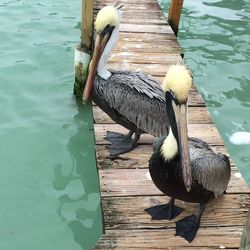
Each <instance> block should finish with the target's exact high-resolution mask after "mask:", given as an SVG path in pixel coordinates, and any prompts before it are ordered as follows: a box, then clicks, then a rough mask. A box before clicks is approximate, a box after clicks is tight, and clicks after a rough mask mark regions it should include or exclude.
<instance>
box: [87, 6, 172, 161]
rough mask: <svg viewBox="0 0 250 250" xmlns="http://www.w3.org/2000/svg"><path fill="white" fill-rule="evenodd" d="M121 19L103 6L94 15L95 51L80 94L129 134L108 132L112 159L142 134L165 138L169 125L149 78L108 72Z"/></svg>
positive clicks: (161, 100) (158, 92)
mask: <svg viewBox="0 0 250 250" xmlns="http://www.w3.org/2000/svg"><path fill="white" fill-rule="evenodd" d="M120 15H121V12H120V7H116V6H106V7H104V8H102V9H101V10H100V11H99V13H98V14H97V17H96V21H95V30H96V40H95V49H94V54H93V58H92V62H91V65H90V68H89V74H88V79H87V82H86V86H85V89H84V93H83V101H84V102H86V101H87V99H88V98H89V96H90V95H91V96H92V99H93V101H94V102H95V103H96V104H97V105H98V106H99V107H100V108H101V109H102V110H103V111H104V112H105V113H107V114H108V115H109V116H110V117H111V118H112V119H113V120H114V121H115V122H116V123H118V124H120V125H122V126H123V127H125V128H127V129H128V130H129V131H130V132H129V133H128V135H126V136H125V135H122V134H119V133H114V132H108V134H107V137H106V139H107V140H108V141H110V142H111V143H112V144H111V145H110V146H108V149H109V152H110V155H111V156H116V155H119V154H122V153H126V152H129V151H130V150H132V149H133V148H135V147H136V145H137V142H138V140H139V138H140V135H141V134H142V133H150V134H152V135H154V136H163V135H166V134H167V133H168V124H169V122H168V118H167V116H166V115H165V100H164V92H163V91H162V89H161V87H160V86H159V84H158V83H157V82H156V81H155V80H154V79H153V78H152V77H151V76H149V75H145V74H143V73H141V72H130V71H113V70H112V71H109V70H108V69H107V60H108V56H109V54H110V53H111V51H112V49H113V47H114V46H115V44H116V42H117V40H118V36H119V23H120ZM96 73H97V74H96ZM133 134H135V135H134V138H133V139H132V135H133Z"/></svg>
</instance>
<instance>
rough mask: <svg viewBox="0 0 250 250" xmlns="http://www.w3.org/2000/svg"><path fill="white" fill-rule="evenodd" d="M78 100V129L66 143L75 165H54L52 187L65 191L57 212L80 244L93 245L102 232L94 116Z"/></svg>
mask: <svg viewBox="0 0 250 250" xmlns="http://www.w3.org/2000/svg"><path fill="white" fill-rule="evenodd" d="M76 104H77V105H76V107H77V110H78V113H77V114H76V115H75V116H74V121H75V124H76V127H77V131H76V133H75V134H74V135H73V136H71V138H70V139H69V141H68V143H67V147H68V150H69V152H70V154H71V157H72V165H71V166H62V165H57V166H55V169H54V180H53V187H54V188H55V189H56V190H57V191H59V190H60V191H61V193H62V194H61V196H60V197H59V202H60V206H59V208H58V215H59V216H60V218H61V219H62V220H63V221H66V223H67V225H68V227H69V228H70V229H71V231H72V233H73V235H74V240H75V241H76V242H77V243H78V244H79V245H80V246H81V248H82V249H91V247H92V246H93V244H94V243H95V242H96V240H97V239H98V236H100V235H101V233H102V231H101V229H102V225H101V224H102V218H101V205H100V194H99V181H98V175H97V169H96V165H95V164H96V161H95V149H94V145H95V144H94V137H93V134H92V133H93V132H92V130H93V125H92V122H91V121H92V119H93V118H92V111H91V109H90V107H88V106H83V105H82V103H81V102H79V101H77V102H76ZM65 172H66V173H65ZM62 191H63V192H62Z"/></svg>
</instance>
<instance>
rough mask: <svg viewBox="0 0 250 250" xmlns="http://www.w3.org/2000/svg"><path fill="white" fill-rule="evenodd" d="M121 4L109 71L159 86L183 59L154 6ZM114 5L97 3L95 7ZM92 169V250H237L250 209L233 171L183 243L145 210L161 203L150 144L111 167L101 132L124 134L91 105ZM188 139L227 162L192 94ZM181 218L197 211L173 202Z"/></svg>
mask: <svg viewBox="0 0 250 250" xmlns="http://www.w3.org/2000/svg"><path fill="white" fill-rule="evenodd" d="M119 3H120V4H124V7H123V8H122V9H123V12H124V14H123V17H122V19H121V22H122V24H121V33H120V38H119V41H118V44H117V46H116V47H115V49H114V51H113V53H112V55H111V57H110V60H109V67H110V68H111V69H117V70H119V69H122V70H133V71H144V72H146V73H148V74H151V75H152V76H153V77H154V78H155V79H156V80H157V81H159V83H161V82H162V80H163V78H164V75H165V74H166V71H167V70H168V68H169V66H170V65H171V64H174V63H177V62H181V61H182V54H183V51H182V49H181V48H180V46H179V44H178V42H177V40H176V37H175V35H174V33H173V31H172V30H171V29H170V27H169V26H168V25H167V23H166V21H165V17H164V16H163V14H162V13H161V11H160V8H159V6H158V3H157V1H156V0H137V1H134V0H120V1H119ZM106 4H113V1H112V0H98V1H96V5H95V13H96V12H97V10H98V9H99V8H100V7H103V6H104V5H106ZM94 120H95V126H94V129H95V135H96V153H97V164H98V167H99V177H100V185H101V194H102V206H103V214H104V228H105V235H103V237H102V239H100V241H98V242H97V244H96V246H95V247H94V249H189V250H192V249H196V250H200V249H225V248H226V249H238V247H239V243H240V237H241V233H242V230H243V227H244V223H245V221H246V217H247V211H248V207H249V204H250V194H249V193H250V192H249V189H248V188H247V187H246V185H245V183H244V181H243V178H242V177H241V175H240V174H239V172H238V170H237V168H236V166H235V164H234V163H233V162H232V161H231V163H232V178H231V180H230V183H229V186H228V189H227V194H225V195H223V196H222V197H220V198H219V199H218V200H216V201H213V202H212V203H211V204H208V206H207V209H206V211H205V213H204V216H203V217H202V221H201V228H200V230H199V232H198V234H197V237H196V239H195V240H194V241H193V242H192V243H191V244H189V243H187V242H186V241H185V240H184V239H182V238H180V237H176V236H175V223H174V222H175V221H176V220H173V221H153V220H151V219H150V217H149V215H148V214H147V213H145V212H144V209H145V208H147V207H150V206H152V205H154V204H157V203H159V202H161V203H162V202H166V201H167V200H168V197H165V196H163V195H162V194H161V193H160V192H159V190H158V189H157V188H156V187H155V186H154V185H153V183H152V181H151V180H150V179H149V178H148V177H147V175H146V173H147V172H148V160H149V157H150V155H151V153H152V147H151V146H152V142H153V140H154V137H153V136H150V135H142V136H141V138H140V141H139V146H138V147H137V148H136V149H135V150H133V151H132V152H129V153H127V154H124V155H122V156H120V157H119V158H117V159H114V160H111V159H110V158H109V157H108V151H107V149H106V145H107V144H108V142H107V141H106V140H105V139H104V137H105V135H106V132H107V131H108V130H110V131H116V132H120V133H126V132H127V130H126V129H124V128H122V127H121V126H119V125H117V124H115V123H114V122H113V121H112V120H111V119H110V118H109V117H108V116H107V115H106V114H104V113H103V112H102V111H101V110H100V109H99V108H98V107H97V106H95V105H94ZM188 120H189V127H188V130H189V136H194V137H199V138H202V139H203V140H205V141H207V142H208V143H209V144H210V146H211V147H212V148H213V150H215V152H222V153H225V154H227V155H228V153H227V150H226V148H225V146H224V143H223V141H222V139H221V137H220V135H219V133H218V131H217V129H216V127H215V126H214V124H213V122H212V120H211V117H210V115H209V114H208V112H207V109H206V107H205V105H204V101H203V99H202V97H201V95H200V94H199V92H198V90H197V89H196V88H195V86H192V89H191V91H190V94H189V112H188ZM177 204H178V205H179V206H181V207H183V208H184V209H185V211H184V212H183V213H182V214H181V215H180V216H179V217H178V218H176V219H177V220H179V219H180V218H183V217H184V216H186V215H189V214H191V213H196V212H197V211H198V209H197V204H190V203H185V202H181V201H177Z"/></svg>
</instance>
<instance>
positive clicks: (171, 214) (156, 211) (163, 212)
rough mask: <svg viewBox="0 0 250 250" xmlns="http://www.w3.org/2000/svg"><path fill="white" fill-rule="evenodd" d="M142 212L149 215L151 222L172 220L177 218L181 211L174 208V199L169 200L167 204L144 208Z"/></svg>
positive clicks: (178, 208)
mask: <svg viewBox="0 0 250 250" xmlns="http://www.w3.org/2000/svg"><path fill="white" fill-rule="evenodd" d="M144 211H146V212H147V213H149V214H150V215H151V217H152V219H153V220H172V219H174V218H175V217H177V216H178V215H179V214H180V213H181V212H182V211H183V209H182V208H180V207H177V206H175V204H174V199H173V198H171V199H170V201H169V203H167V204H164V205H158V206H153V207H150V208H146V209H144Z"/></svg>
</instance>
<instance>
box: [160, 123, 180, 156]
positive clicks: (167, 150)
mask: <svg viewBox="0 0 250 250" xmlns="http://www.w3.org/2000/svg"><path fill="white" fill-rule="evenodd" d="M177 153H178V144H177V141H176V139H175V137H174V135H173V132H172V129H171V127H170V128H169V133H168V136H167V137H166V139H165V140H164V142H163V144H162V146H161V154H162V156H163V158H164V159H165V161H169V160H171V159H173V158H174V156H175V155H176V154H177Z"/></svg>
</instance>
